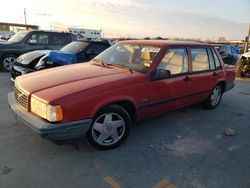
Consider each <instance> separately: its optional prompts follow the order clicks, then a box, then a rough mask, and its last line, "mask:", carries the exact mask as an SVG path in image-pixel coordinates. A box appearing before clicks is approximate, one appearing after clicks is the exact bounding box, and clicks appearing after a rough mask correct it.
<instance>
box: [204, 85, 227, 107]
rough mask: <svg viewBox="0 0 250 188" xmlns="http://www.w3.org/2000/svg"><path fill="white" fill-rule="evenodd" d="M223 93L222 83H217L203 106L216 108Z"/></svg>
mask: <svg viewBox="0 0 250 188" xmlns="http://www.w3.org/2000/svg"><path fill="white" fill-rule="evenodd" d="M222 94H223V87H222V85H221V84H218V85H216V86H215V87H214V88H213V90H212V93H211V95H210V96H209V97H208V98H207V99H206V100H205V101H203V102H202V104H203V106H204V107H205V108H207V109H214V108H216V107H217V106H218V105H219V104H220V101H221V97H222Z"/></svg>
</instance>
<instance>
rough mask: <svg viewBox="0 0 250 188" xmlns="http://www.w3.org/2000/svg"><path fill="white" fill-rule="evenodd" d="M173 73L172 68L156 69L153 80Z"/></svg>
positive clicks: (164, 77) (167, 76)
mask: <svg viewBox="0 0 250 188" xmlns="http://www.w3.org/2000/svg"><path fill="white" fill-rule="evenodd" d="M170 75H171V72H170V70H165V69H157V70H155V71H154V73H153V74H152V76H151V80H152V81H153V80H162V79H166V78H169V77H170Z"/></svg>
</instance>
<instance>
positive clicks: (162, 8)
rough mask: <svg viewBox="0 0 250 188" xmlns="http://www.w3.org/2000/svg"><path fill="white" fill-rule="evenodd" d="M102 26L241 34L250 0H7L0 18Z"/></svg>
mask: <svg viewBox="0 0 250 188" xmlns="http://www.w3.org/2000/svg"><path fill="white" fill-rule="evenodd" d="M24 8H26V12H27V22H28V24H36V25H39V26H40V28H41V29H44V30H49V29H51V28H54V29H61V28H67V27H80V28H82V27H83V28H90V29H102V34H103V35H104V37H136V38H144V37H157V36H161V37H164V38H169V37H179V38H201V39H204V40H205V39H211V40H216V39H218V38H219V37H225V38H226V39H230V40H241V39H244V38H245V36H246V35H247V32H248V24H249V23H250V0H237V1H236V0H40V1H35V0H22V1H20V0H8V1H4V2H1V10H0V22H15V23H24V14H23V9H24Z"/></svg>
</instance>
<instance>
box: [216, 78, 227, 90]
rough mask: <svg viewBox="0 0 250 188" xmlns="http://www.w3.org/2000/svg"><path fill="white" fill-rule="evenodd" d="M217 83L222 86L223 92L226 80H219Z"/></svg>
mask: <svg viewBox="0 0 250 188" xmlns="http://www.w3.org/2000/svg"><path fill="white" fill-rule="evenodd" d="M217 85H221V86H222V92H223V93H224V92H225V88H226V81H225V80H220V81H219V82H218V83H217Z"/></svg>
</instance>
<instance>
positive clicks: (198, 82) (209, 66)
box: [190, 47, 220, 103]
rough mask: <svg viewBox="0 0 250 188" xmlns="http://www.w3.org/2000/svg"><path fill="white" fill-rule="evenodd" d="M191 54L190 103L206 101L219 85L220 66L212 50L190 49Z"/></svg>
mask: <svg viewBox="0 0 250 188" xmlns="http://www.w3.org/2000/svg"><path fill="white" fill-rule="evenodd" d="M190 54H191V59H190V62H191V66H190V67H191V71H192V74H191V76H190V78H191V79H190V86H191V88H190V89H191V95H190V101H191V102H192V103H196V102H199V101H202V100H205V99H206V98H207V97H208V96H209V95H210V93H211V91H212V89H213V87H214V86H215V84H216V83H217V79H218V77H219V74H220V68H219V66H217V67H216V64H215V59H214V50H213V49H212V48H202V47H199V48H190ZM217 60H218V58H217Z"/></svg>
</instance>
